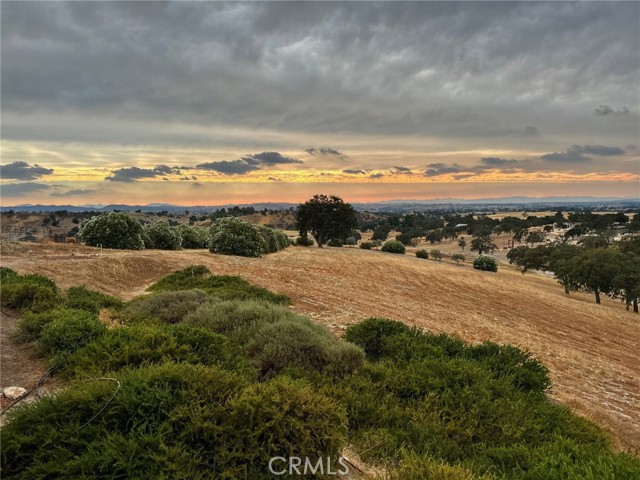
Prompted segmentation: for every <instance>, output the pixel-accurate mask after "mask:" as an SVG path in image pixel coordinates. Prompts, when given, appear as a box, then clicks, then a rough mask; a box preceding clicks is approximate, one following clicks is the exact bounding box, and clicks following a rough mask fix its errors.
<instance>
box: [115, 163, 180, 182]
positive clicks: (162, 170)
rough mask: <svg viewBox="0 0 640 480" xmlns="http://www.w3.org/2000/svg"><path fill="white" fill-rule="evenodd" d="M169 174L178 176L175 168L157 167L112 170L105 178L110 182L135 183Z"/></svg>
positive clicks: (177, 170)
mask: <svg viewBox="0 0 640 480" xmlns="http://www.w3.org/2000/svg"><path fill="white" fill-rule="evenodd" d="M170 173H177V174H180V170H179V169H178V168H177V167H167V166H166V165H158V166H157V167H154V168H139V167H125V168H119V169H118V170H113V171H112V172H111V175H110V176H108V177H107V178H105V180H108V181H110V182H135V181H136V180H140V179H142V178H154V177H164V176H165V175H167V174H170Z"/></svg>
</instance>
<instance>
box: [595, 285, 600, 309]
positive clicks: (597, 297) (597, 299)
mask: <svg viewBox="0 0 640 480" xmlns="http://www.w3.org/2000/svg"><path fill="white" fill-rule="evenodd" d="M593 293H595V294H596V303H597V304H598V305H600V289H598V288H596V289H595V290H594V291H593Z"/></svg>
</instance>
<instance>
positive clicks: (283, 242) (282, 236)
mask: <svg viewBox="0 0 640 480" xmlns="http://www.w3.org/2000/svg"><path fill="white" fill-rule="evenodd" d="M275 232H276V238H277V241H278V249H279V250H283V249H285V248H288V247H289V246H290V245H291V242H289V237H287V234H286V233H284V232H283V231H282V230H275Z"/></svg>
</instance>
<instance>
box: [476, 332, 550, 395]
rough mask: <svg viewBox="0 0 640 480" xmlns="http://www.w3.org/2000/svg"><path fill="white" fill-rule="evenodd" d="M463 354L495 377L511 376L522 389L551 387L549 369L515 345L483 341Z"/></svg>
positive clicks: (534, 389) (540, 391)
mask: <svg viewBox="0 0 640 480" xmlns="http://www.w3.org/2000/svg"><path fill="white" fill-rule="evenodd" d="M465 355H466V356H467V357H468V358H472V359H474V360H476V361H478V362H480V363H481V364H482V365H483V366H484V367H485V368H487V369H488V370H489V371H490V372H491V373H492V374H493V376H494V377H495V378H505V377H506V378H512V381H513V384H514V385H515V386H516V387H517V388H520V389H522V390H525V391H528V392H538V393H544V392H546V391H547V390H549V388H551V379H550V378H549V370H548V369H547V368H546V367H545V366H544V365H543V364H542V363H540V362H539V361H538V360H536V359H535V358H533V356H532V354H531V353H530V352H526V351H522V350H520V349H519V348H517V347H514V346H511V345H498V344H496V343H493V342H484V343H481V344H480V345H475V346H471V347H469V348H467V350H466V352H465Z"/></svg>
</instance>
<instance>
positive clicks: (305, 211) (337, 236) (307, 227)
mask: <svg viewBox="0 0 640 480" xmlns="http://www.w3.org/2000/svg"><path fill="white" fill-rule="evenodd" d="M296 227H297V229H298V231H299V232H300V236H301V237H306V236H307V234H308V233H311V235H313V237H314V238H315V239H316V242H317V243H318V247H320V248H322V246H323V245H324V244H326V243H327V242H328V241H329V240H335V241H342V242H344V241H345V240H346V239H347V238H348V237H349V236H351V231H352V230H353V229H355V228H357V227H358V219H357V218H356V211H355V210H354V209H353V207H352V206H351V205H350V204H348V203H345V202H344V201H343V200H342V199H341V198H340V197H336V196H335V195H331V196H327V195H314V197H313V198H312V199H311V200H309V201H307V202H306V203H302V204H300V205H298V211H297V213H296Z"/></svg>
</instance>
